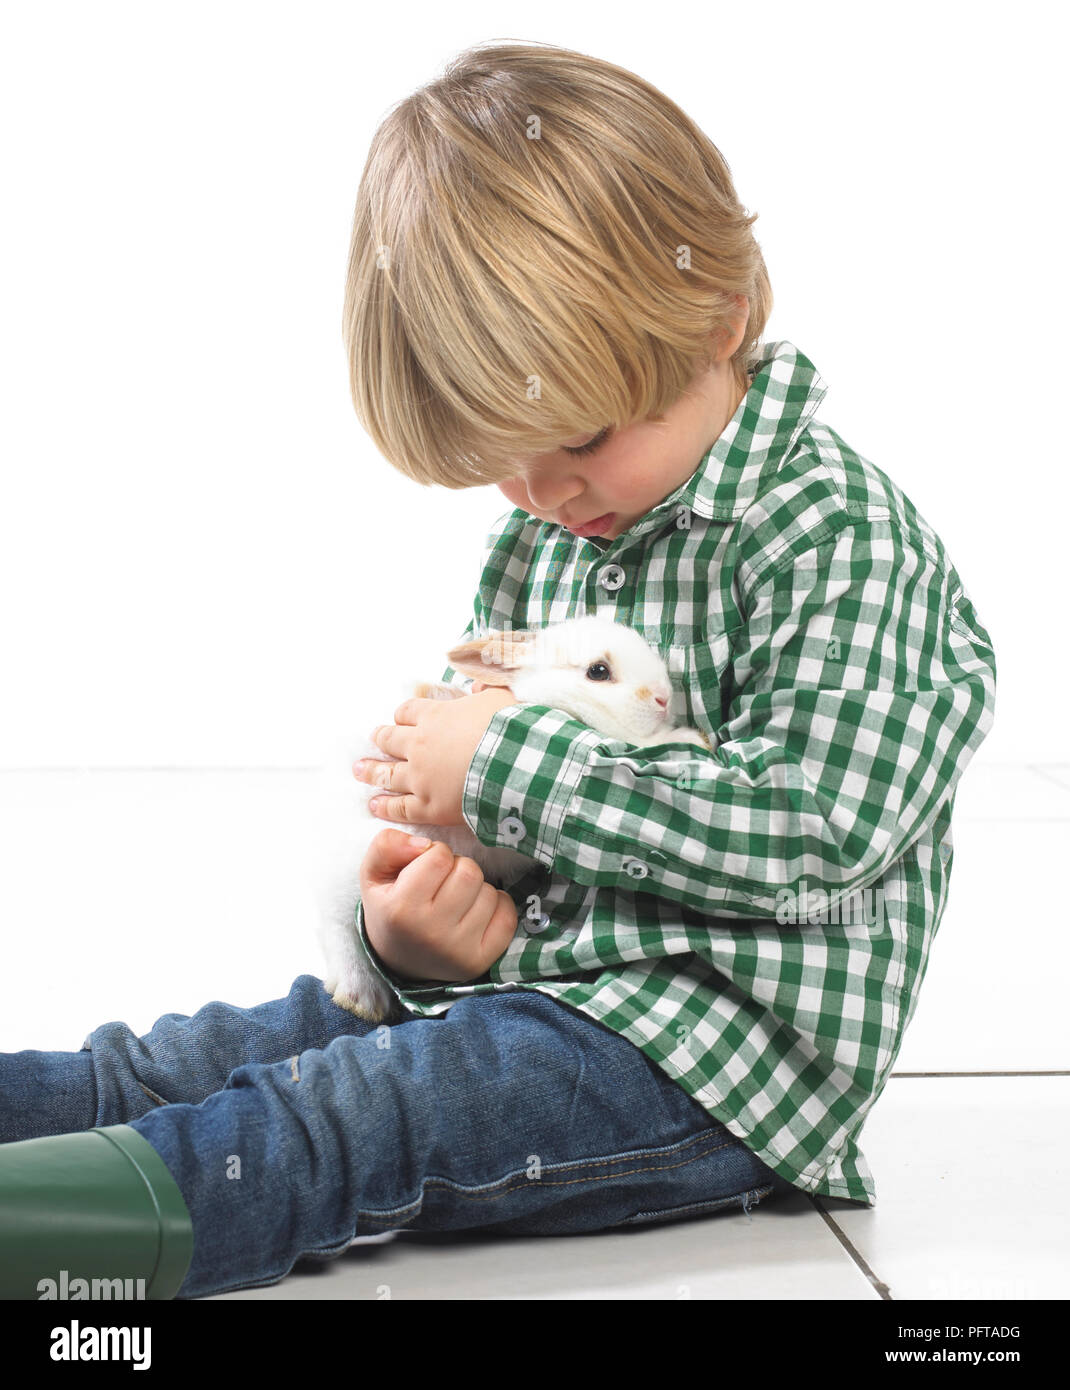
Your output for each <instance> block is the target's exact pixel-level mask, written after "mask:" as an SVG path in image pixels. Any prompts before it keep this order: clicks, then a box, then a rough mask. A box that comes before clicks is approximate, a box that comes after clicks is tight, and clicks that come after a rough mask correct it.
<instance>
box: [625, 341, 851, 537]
mask: <svg viewBox="0 0 1070 1390" xmlns="http://www.w3.org/2000/svg"><path fill="white" fill-rule="evenodd" d="M750 376H751V384H750V389H749V390H748V391H747V394H746V395H745V396H744V397H743V399H742V400H741V401H740V403H739V406H738V408H737V410H736V413H735V414H734V415H733V416H732V418H731V420H730V421H729V422H728V424H727V425H726V426H725V428H724V430H723V431H722V433H721V434H720V435H719V437H718V438H717V439H716V440H715V442H714V443H713V444H712V445H711V446H710V448H709V449H708V450H707V451H706V453H705V454H704V456H703V458H702V461H701V462H700V463H699V465H698V467H697V468H696V470H695V472H694V473H693V474H692V475H691V477H690V478H688V480H687V481H686V482H685V483H682V484H681V485H680V487H678V488H677V489H676V491H675V492H672V493H670V494H669V496H668V497H666V498H665V499H664V500H663V501H662V502H659V503H658V505H657V506H656V507H654V508H652V509H651V511H649V512H648V513H647V514H646V516H644V517H642V518H641V519H640V520H639V521H637V522H636V523H635V525H634V526H632V527H630V528H629V530H628V531H627V532H626V533H625V536H633V535H635V534H636V533H638V532H641V531H645V530H647V529H648V528H649V527H651V526H656V525H662V524H664V522H665V520H666V518H667V516H669V515H671V514H675V513H677V512H678V511H679V509H680V508H681V507H685V508H687V509H689V510H690V511H693V512H697V513H698V515H699V516H704V517H708V518H709V519H710V520H711V521H732V520H734V519H735V518H736V517H739V516H741V515H742V514H743V512H744V511H746V509H747V508H748V507H749V506H750V505H751V503H752V502H753V501H754V499H755V497H757V495H758V487H759V483H760V481H761V479H762V478H763V476H764V475H765V474H766V473H767V472H769V471H771V470H775V468H776V467H777V465H778V464H779V463H780V461H781V459H783V458H784V457H785V455H786V454H788V452H789V451H790V450H791V449H792V447H793V446H794V444H795V441H796V440H797V439H798V438H799V436H800V435H801V434H802V432H803V431H804V430H805V429H806V427H807V425H809V423H810V421H811V420H812V419H813V416H814V413H815V411H816V410H817V407H818V406H819V405H820V404H821V401H822V400H823V398H824V396H825V393H826V391H827V390H828V386H827V385H826V383H825V381H824V379H823V378H822V376H821V374H820V373H819V372H818V370H817V368H816V367H815V366H814V364H813V363H812V362H811V361H810V359H809V358H808V357H805V356H804V355H803V354H802V353H801V352H800V351H799V349H798V348H797V347H795V346H794V344H792V343H789V342H784V341H782V342H775V343H763V344H762V345H761V348H760V349H759V352H758V356H757V358H756V359H755V360H754V361H753V362H752V363H751V366H750ZM624 538H625V537H624V536H622V537H620V538H619V539H622V540H623V539H624Z"/></svg>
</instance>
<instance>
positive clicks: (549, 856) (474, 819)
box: [461, 705, 605, 867]
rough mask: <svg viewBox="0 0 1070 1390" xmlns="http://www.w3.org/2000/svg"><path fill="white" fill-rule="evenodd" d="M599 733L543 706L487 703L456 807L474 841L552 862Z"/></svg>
mask: <svg viewBox="0 0 1070 1390" xmlns="http://www.w3.org/2000/svg"><path fill="white" fill-rule="evenodd" d="M604 742H605V740H604V739H603V738H602V737H601V736H600V735H599V734H597V733H595V732H594V730H593V729H591V728H590V727H589V726H588V725H586V724H583V723H581V722H580V720H578V719H573V718H571V717H570V716H569V715H567V714H564V713H563V712H562V711H561V710H559V709H554V708H552V707H551V706H549V705H503V706H502V707H501V709H498V710H495V712H494V714H493V715H492V716H491V720H490V723H489V724H488V725H487V728H486V731H485V732H484V734H483V737H482V738H481V739H480V741H479V744H478V746H477V747H476V751H475V753H474V754H473V756H472V761H471V762H470V763H469V765H468V775H467V777H466V778H465V783H464V793H463V797H462V803H461V814H462V815H463V816H464V819H465V823H466V824H467V826H468V828H469V830H471V831H472V833H473V834H474V835H475V837H476V839H477V840H479V842H480V843H481V844H484V845H487V846H489V847H491V848H494V847H500V848H503V849H513V850H516V851H517V853H518V854H526V855H528V857H529V858H531V859H537V860H539V861H540V862H541V863H543V864H545V865H546V866H547V867H552V866H553V862H554V857H555V854H556V850H557V842H558V838H559V836H560V834H561V827H562V825H563V824H564V820H565V813H566V812H567V810H568V807H569V803H570V802H571V801H572V798H573V795H574V794H575V791H576V788H577V786H578V785H579V782H580V778H581V777H582V776H583V774H584V771H585V769H586V767H587V764H588V763H589V761H590V759H591V756H592V754H593V753H594V752H595V751H596V750H597V749H598V748H599V747H600V746H601V745H602V744H604Z"/></svg>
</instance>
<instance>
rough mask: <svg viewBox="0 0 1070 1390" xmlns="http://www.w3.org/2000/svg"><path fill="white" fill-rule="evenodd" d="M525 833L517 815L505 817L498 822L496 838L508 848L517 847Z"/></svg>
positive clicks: (522, 823)
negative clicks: (502, 841)
mask: <svg viewBox="0 0 1070 1390" xmlns="http://www.w3.org/2000/svg"><path fill="white" fill-rule="evenodd" d="M527 833H528V832H527V831H526V830H525V829H524V822H523V821H522V820H521V819H520V817H519V816H517V815H510V816H506V818H505V819H504V820H503V821H499V822H498V838H499V840H504V841H505V843H506V844H507V845H508V846H510V847H512V846H513V845H518V844H519V843H520V841H521V840H522V839H523V838H524V836H525V835H526V834H527Z"/></svg>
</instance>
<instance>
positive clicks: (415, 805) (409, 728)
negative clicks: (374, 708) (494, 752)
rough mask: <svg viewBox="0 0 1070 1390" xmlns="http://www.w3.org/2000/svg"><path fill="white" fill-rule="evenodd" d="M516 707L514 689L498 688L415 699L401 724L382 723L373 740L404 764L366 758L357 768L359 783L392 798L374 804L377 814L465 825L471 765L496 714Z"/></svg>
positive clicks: (402, 710)
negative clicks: (454, 696)
mask: <svg viewBox="0 0 1070 1390" xmlns="http://www.w3.org/2000/svg"><path fill="white" fill-rule="evenodd" d="M477 684H481V683H478V682H477ZM515 704H516V696H515V695H514V694H513V692H512V691H511V690H510V689H509V687H508V686H504V685H492V686H486V687H485V688H483V689H481V690H480V691H479V693H478V694H474V695H466V696H465V697H464V698H463V699H460V700H416V699H413V700H406V701H405V702H404V704H401V705H399V706H398V708H397V709H396V710H395V711H394V719H395V720H396V721H397V722H396V723H395V724H381V725H380V726H379V727H378V728H377V729H376V730H375V732H374V733H373V734H372V741H373V742H374V743H375V744H377V745H378V747H380V748H381V749H382V750H383V752H384V753H389V754H390V755H391V757H394V758H400V759H401V760H402V761H400V762H396V763H387V762H382V761H380V760H379V759H377V758H365V759H363V760H362V761H361V762H358V763H356V764H355V765H354V767H353V775H354V776H355V777H356V778H357V779H358V780H359V781H361V782H369V783H370V784H371V785H372V786H374V787H381V788H382V789H383V791H384V792H386V793H387V795H386V796H381V797H379V798H378V799H377V800H374V801H372V802H371V803H370V804H371V811H372V815H374V816H381V817H382V818H383V819H384V820H392V821H399V822H400V823H401V824H403V825H463V824H464V823H465V821H464V816H463V815H462V814H461V805H462V802H463V799H464V782H465V777H466V776H467V773H468V764H469V763H470V762H471V761H472V758H473V756H474V755H475V751H476V749H477V748H478V747H479V742H480V739H482V737H483V735H484V734H485V733H486V732H487V725H488V724H489V723H490V721H491V718H492V717H493V715H494V714H496V713H497V711H498V710H500V709H503V708H504V707H505V706H506V705H515Z"/></svg>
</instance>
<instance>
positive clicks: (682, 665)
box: [666, 628, 740, 748]
mask: <svg viewBox="0 0 1070 1390" xmlns="http://www.w3.org/2000/svg"><path fill="white" fill-rule="evenodd" d="M739 631H740V629H739V628H735V629H734V630H733V631H731V632H717V633H713V634H707V635H706V636H704V637H700V638H698V639H697V640H696V641H694V642H690V643H688V644H687V646H671V647H668V648H667V649H666V664H667V665H668V668H669V675H670V677H671V679H672V687H673V696H672V698H673V704H672V715H673V723H674V724H675V725H677V726H680V725H686V726H687V727H688V728H691V729H699V730H700V731H701V732H702V733H704V734H705V735H706V736H707V738H708V739H709V740H710V747H711V748H716V746H717V730H718V729H719V728H720V727H721V725H722V724H723V723H724V721H725V717H726V711H727V709H728V704H729V702H730V700H731V687H732V670H731V667H732V648H733V645H734V643H735V640H736V636H737V634H738V633H739Z"/></svg>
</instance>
